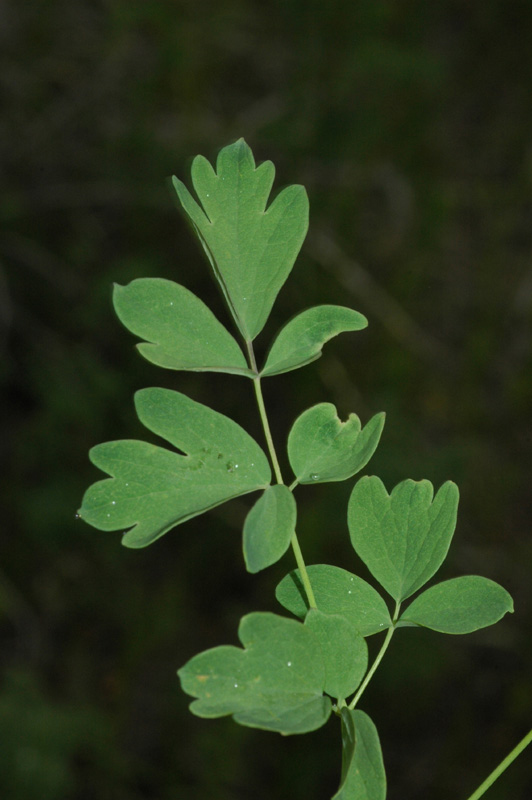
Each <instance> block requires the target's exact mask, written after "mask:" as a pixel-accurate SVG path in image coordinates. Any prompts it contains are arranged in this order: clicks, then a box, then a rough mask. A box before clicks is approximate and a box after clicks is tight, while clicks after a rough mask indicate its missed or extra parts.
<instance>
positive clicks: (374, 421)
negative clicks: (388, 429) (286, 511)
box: [288, 403, 385, 483]
mask: <svg viewBox="0 0 532 800" xmlns="http://www.w3.org/2000/svg"><path fill="white" fill-rule="evenodd" d="M384 419H385V415H384V414H382V413H381V414H376V415H375V416H374V417H372V418H371V419H370V421H369V422H368V423H367V425H365V427H364V428H362V426H361V423H360V420H359V418H358V417H357V415H356V414H350V415H349V419H348V420H347V421H346V422H341V421H340V419H339V418H338V414H337V411H336V408H335V406H334V405H333V404H332V403H319V404H318V405H316V406H312V407H311V408H308V409H307V410H306V411H304V412H303V413H302V414H301V415H300V416H299V417H298V418H297V419H296V421H295V422H294V424H293V426H292V429H291V431H290V434H289V436H288V458H289V460H290V466H291V467H292V469H293V471H294V474H295V476H296V478H297V480H298V482H299V483H325V482H327V481H343V480H346V478H350V477H351V476H352V475H354V474H355V473H356V472H358V471H359V470H361V469H362V467H364V466H365V465H366V464H367V463H368V461H369V460H370V458H371V456H372V455H373V453H374V452H375V450H376V448H377V445H378V443H379V439H380V437H381V433H382V429H383V426H384Z"/></svg>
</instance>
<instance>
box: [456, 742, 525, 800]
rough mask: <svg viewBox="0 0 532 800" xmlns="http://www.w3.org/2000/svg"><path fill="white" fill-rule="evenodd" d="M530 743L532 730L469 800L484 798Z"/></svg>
mask: <svg viewBox="0 0 532 800" xmlns="http://www.w3.org/2000/svg"><path fill="white" fill-rule="evenodd" d="M530 742H532V730H531V731H529V732H528V733H527V735H526V736H525V737H524V738H523V739H521V741H520V742H519V744H518V745H516V746H515V747H514V749H513V750H512V752H511V753H508V755H507V756H506V758H505V759H503V760H502V761H501V763H500V764H499V766H498V767H495V769H494V770H493V772H492V773H490V774H489V775H488V777H487V778H486V780H485V781H484V782H483V783H481V784H480V786H479V787H478V789H477V790H476V792H473V794H472V795H471V796H470V797H468V798H467V800H478V799H479V797H482V795H483V794H484V792H486V791H487V790H488V789H489V788H490V786H491V785H492V784H494V783H495V781H496V780H497V778H498V777H499V776H500V775H502V773H503V772H504V770H505V769H506V768H507V767H509V766H510V764H511V763H512V761H514V760H515V759H516V758H517V756H518V755H519V754H520V753H522V752H523V750H524V749H525V747H527V746H528V745H529V744H530Z"/></svg>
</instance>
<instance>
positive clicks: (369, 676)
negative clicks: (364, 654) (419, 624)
mask: <svg viewBox="0 0 532 800" xmlns="http://www.w3.org/2000/svg"><path fill="white" fill-rule="evenodd" d="M400 609H401V603H399V602H397V603H396V604H395V611H394V615H393V619H392V625H391V626H390V627H389V628H388V630H387V631H386V637H385V639H384V641H383V643H382V647H381V649H380V650H379V652H378V653H377V656H376V657H375V661H374V662H373V664H372V665H371V667H370V669H369V670H368V671H367V673H366V677H365V678H364V680H363V681H362V683H361V684H360V686H359V687H358V691H357V693H356V694H355V696H354V697H353V699H352V700H351V702H350V703H349V708H350V709H351V711H352V710H353V709H354V707H355V706H356V704H357V703H358V701H359V700H360V698H361V697H362V695H363V694H364V691H365V690H366V687H367V685H368V683H369V682H370V680H371V679H372V678H373V676H374V675H375V672H376V671H377V667H378V666H379V664H380V663H381V661H382V659H383V658H384V654H385V652H386V650H387V649H388V646H389V644H390V642H391V641H392V636H393V635H394V633H395V623H396V622H397V620H398V618H399V611H400Z"/></svg>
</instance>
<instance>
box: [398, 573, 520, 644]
mask: <svg viewBox="0 0 532 800" xmlns="http://www.w3.org/2000/svg"><path fill="white" fill-rule="evenodd" d="M513 610H514V605H513V601H512V598H511V596H510V595H509V594H508V592H507V591H506V589H503V587H502V586H500V585H499V584H498V583H495V582H494V581H490V580H489V579H488V578H482V577H480V576H479V575H464V576H463V577H461V578H452V579H451V580H449V581H443V582H442V583H437V584H436V585H435V586H431V587H430V589H426V590H425V591H424V592H423V593H422V594H420V595H419V597H416V599H415V600H414V601H413V602H412V603H411V604H410V605H409V606H408V608H407V609H406V611H404V612H403V614H401V617H400V620H399V624H401V623H402V622H404V623H409V624H415V625H421V626H422V627H424V628H430V629H431V630H433V631H439V632H440V633H471V632H472V631H477V630H479V628H486V627H487V626H488V625H494V624H495V623H496V622H498V621H499V620H500V619H501V618H502V617H503V616H504V615H505V614H506V613H507V612H510V613H512V612H513Z"/></svg>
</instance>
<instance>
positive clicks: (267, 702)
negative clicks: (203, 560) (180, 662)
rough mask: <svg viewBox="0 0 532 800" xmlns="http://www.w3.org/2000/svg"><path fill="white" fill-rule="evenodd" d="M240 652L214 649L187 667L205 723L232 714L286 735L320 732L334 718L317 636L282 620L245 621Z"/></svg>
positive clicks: (264, 616) (184, 672)
mask: <svg viewBox="0 0 532 800" xmlns="http://www.w3.org/2000/svg"><path fill="white" fill-rule="evenodd" d="M238 637H239V639H240V641H241V642H242V644H243V646H244V648H245V649H244V650H242V649H240V648H238V647H231V646H222V647H214V648H213V649H211V650H206V651H205V652H204V653H200V654H199V655H197V656H194V658H192V659H191V660H190V661H188V662H187V664H185V666H184V667H182V668H181V669H180V670H179V672H178V675H179V678H180V680H181V685H182V687H183V691H185V692H186V693H187V694H190V695H192V697H196V698H197V700H195V701H194V702H193V703H192V704H191V706H190V710H191V711H192V712H193V713H194V714H197V716H199V717H222V716H226V715H228V714H232V715H233V717H234V719H235V720H236V722H239V723H240V724H241V725H248V726H250V727H253V728H264V729H266V730H271V731H278V732H279V733H283V734H293V733H306V732H307V731H312V730H315V729H316V728H320V727H321V726H322V725H324V724H325V722H326V721H327V719H328V717H329V714H330V713H331V701H330V699H329V698H328V697H325V696H324V695H323V688H324V685H325V667H324V664H323V659H322V654H321V647H320V644H319V642H318V640H317V638H316V637H315V636H314V634H313V633H312V631H310V630H309V629H308V628H307V627H305V626H304V625H302V624H301V623H300V622H296V621H295V620H290V619H285V618H284V617H279V616H277V615H276V614H270V613H254V614H248V615H247V616H245V617H243V618H242V620H241V622H240V627H239V629H238Z"/></svg>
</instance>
